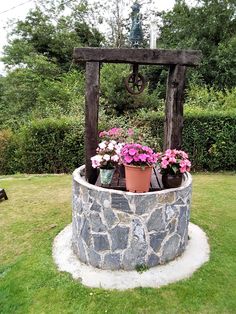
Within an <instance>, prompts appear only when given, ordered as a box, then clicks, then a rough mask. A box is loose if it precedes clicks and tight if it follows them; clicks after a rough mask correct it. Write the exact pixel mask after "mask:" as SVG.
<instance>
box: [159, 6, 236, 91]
mask: <svg viewBox="0 0 236 314" xmlns="http://www.w3.org/2000/svg"><path fill="white" fill-rule="evenodd" d="M235 12H236V2H235V1H234V0H199V1H198V5H197V6H195V7H189V6H188V5H187V4H186V2H185V0H177V1H176V4H175V6H174V7H173V9H172V10H171V11H169V12H163V13H162V19H163V26H162V27H161V38H160V43H161V47H165V48H179V49H187V48H188V49H199V50H201V51H202V53H203V62H202V65H201V66H200V67H199V74H200V76H201V77H202V78H203V80H204V82H205V83H206V84H209V85H216V86H218V87H220V88H225V87H231V86H232V85H233V86H235V85H236V77H235V74H234V75H233V81H231V84H229V80H228V79H227V78H226V76H225V77H223V78H222V75H223V76H224V75H227V73H230V67H231V66H233V64H232V65H231V64H230V62H226V65H227V67H228V68H227V69H225V71H224V72H223V73H221V70H222V65H221V64H222V58H223V55H222V53H223V50H224V57H226V59H228V60H230V59H229V58H227V54H229V55H230V54H231V55H232V54H234V56H235V54H236V52H235V51H234V53H233V51H232V44H230V43H232V42H231V41H232V40H233V37H235V35H236V14H235ZM223 47H224V49H223ZM222 49H223V50H222ZM227 49H229V51H227Z"/></svg>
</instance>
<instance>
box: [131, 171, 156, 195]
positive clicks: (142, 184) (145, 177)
mask: <svg viewBox="0 0 236 314" xmlns="http://www.w3.org/2000/svg"><path fill="white" fill-rule="evenodd" d="M152 168H153V167H149V166H145V167H140V166H131V165H125V178H126V189H127V191H130V192H136V193H144V192H148V191H149V188H150V182H151V176H152Z"/></svg>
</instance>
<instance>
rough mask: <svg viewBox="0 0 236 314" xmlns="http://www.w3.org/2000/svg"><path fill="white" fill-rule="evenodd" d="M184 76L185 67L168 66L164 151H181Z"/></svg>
mask: <svg viewBox="0 0 236 314" xmlns="http://www.w3.org/2000/svg"><path fill="white" fill-rule="evenodd" d="M185 76H186V67H185V66H180V65H176V66H173V65H172V66H170V68H169V75H168V80H167V90H166V105H165V123H164V150H166V149H168V148H171V149H173V148H176V149H181V145H182V129H183V103H184V88H185Z"/></svg>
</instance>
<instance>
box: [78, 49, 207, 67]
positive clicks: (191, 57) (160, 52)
mask: <svg viewBox="0 0 236 314" xmlns="http://www.w3.org/2000/svg"><path fill="white" fill-rule="evenodd" d="M201 57H202V53H201V51H198V50H167V49H143V48H138V49H137V48H135V49H134V48H133V49H132V48H122V49H121V48H74V52H73V58H74V61H75V62H88V61H89V62H91V61H93V62H109V63H138V64H163V65H166V64H168V65H170V64H179V65H185V66H197V65H198V64H199V63H200V61H201Z"/></svg>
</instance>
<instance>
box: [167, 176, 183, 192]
mask: <svg viewBox="0 0 236 314" xmlns="http://www.w3.org/2000/svg"><path fill="white" fill-rule="evenodd" d="M182 178H183V174H182V173H178V174H175V175H172V174H163V175H162V183H163V186H164V188H165V189H171V188H178V187H179V186H180V185H181V183H182Z"/></svg>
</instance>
